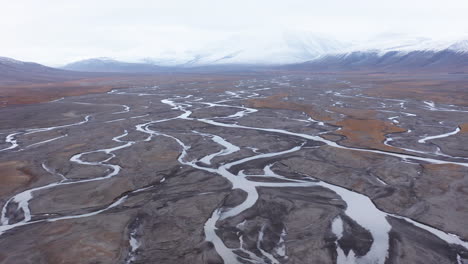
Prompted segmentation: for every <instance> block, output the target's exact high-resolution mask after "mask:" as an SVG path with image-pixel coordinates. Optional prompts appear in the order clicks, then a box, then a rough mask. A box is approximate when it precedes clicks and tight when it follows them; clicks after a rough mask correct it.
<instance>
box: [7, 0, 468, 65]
mask: <svg viewBox="0 0 468 264" xmlns="http://www.w3.org/2000/svg"><path fill="white" fill-rule="evenodd" d="M467 14H468V0H424V1H423V0H385V1H383V0H381V1H379V0H284V1H275V0H257V1H256V0H232V1H231V0H229V1H228V0H170V1H167V0H166V1H159V0H131V1H120V0H99V1H98V0H79V1H67V0H47V1H44V0H15V1H12V0H0V56H6V57H12V58H16V59H20V60H28V61H36V62H39V63H44V64H47V65H54V66H57V65H61V64H64V63H67V62H71V61H74V60H79V59H85V58H90V57H116V58H123V59H126V58H127V59H129V58H135V57H145V56H147V57H154V56H158V54H161V53H164V52H169V51H172V52H181V51H184V50H187V49H196V48H199V47H202V46H203V45H205V44H206V43H209V42H212V41H214V40H218V39H223V38H225V37H227V35H229V34H231V33H236V32H242V31H245V30H249V31H259V32H261V31H264V30H269V31H272V30H305V31H311V32H317V33H326V34H328V35H331V36H334V37H337V38H339V39H343V40H348V39H356V38H365V37H368V36H370V35H373V34H378V33H387V32H392V33H405V34H411V35H422V36H427V37H433V38H442V37H454V36H467V35H468V15H467Z"/></svg>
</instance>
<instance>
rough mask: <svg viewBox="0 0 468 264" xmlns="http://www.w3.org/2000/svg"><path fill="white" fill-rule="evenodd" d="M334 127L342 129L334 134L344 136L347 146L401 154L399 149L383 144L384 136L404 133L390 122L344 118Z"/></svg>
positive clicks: (403, 130) (402, 129)
mask: <svg viewBox="0 0 468 264" xmlns="http://www.w3.org/2000/svg"><path fill="white" fill-rule="evenodd" d="M335 125H338V126H340V127H342V129H341V130H339V131H337V132H335V133H337V134H340V135H344V136H346V140H344V142H346V143H348V144H349V145H352V146H354V147H361V148H373V149H380V150H387V151H393V152H401V150H400V149H399V148H395V147H390V146H387V145H385V144H383V141H384V140H385V135H386V134H389V133H397V132H405V131H406V129H404V128H401V127H397V126H395V125H394V124H392V123H390V122H384V121H381V120H378V119H354V118H346V119H343V120H341V121H338V122H335Z"/></svg>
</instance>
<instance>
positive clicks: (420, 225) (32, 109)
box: [0, 72, 468, 264]
mask: <svg viewBox="0 0 468 264" xmlns="http://www.w3.org/2000/svg"><path fill="white" fill-rule="evenodd" d="M101 82H103V84H100V85H101V86H91V85H90V86H89V87H99V89H98V88H93V90H92V92H93V93H92V94H89V93H88V92H81V93H66V94H64V95H63V96H65V97H64V98H61V97H60V98H58V99H57V98H54V97H53V96H51V97H50V99H54V100H52V101H49V102H42V103H31V104H27V105H15V104H14V103H11V102H16V101H15V100H17V99H15V98H16V97H13V95H12V97H9V98H10V103H8V104H5V105H7V106H8V107H4V108H0V117H1V120H2V122H0V136H1V137H2V138H3V140H2V141H1V143H0V181H1V182H2V184H1V185H0V208H1V218H0V263H15V264H22V263H35V264H36V263H210V264H215V263H229V264H230V263H269V264H273V263H294V264H295V263H366V264H367V263H381V264H384V263H386V264H392V263H437V264H442V263H458V264H460V263H468V229H467V228H466V226H467V225H466V219H467V218H468V205H467V203H466V202H467V201H468V177H467V175H468V145H467V144H466V142H468V125H467V124H468V114H467V113H468V93H467V91H468V89H467V86H466V84H467V83H468V80H467V77H466V76H465V75H463V74H458V75H440V76H439V75H431V76H428V75H421V76H406V75H393V76H388V75H384V74H361V75H359V74H349V75H346V74H328V75H327V74H306V73H299V72H296V73H291V72H274V73H267V72H265V73H262V74H252V73H249V74H244V75H241V74H237V75H229V76H228V75H225V76H216V77H215V76H209V75H199V76H188V75H182V76H160V77H154V78H149V77H148V78H145V79H143V78H140V79H137V78H132V79H125V81H122V79H119V83H118V84H117V85H116V83H115V79H114V80H113V82H112V83H110V81H109V80H108V79H106V80H101ZM129 83H132V84H131V85H130V84H129ZM72 88H74V87H70V89H72ZM114 88H118V89H114ZM72 90H73V91H74V90H76V89H72ZM51 94H53V93H51ZM44 98H49V97H43V98H42V99H41V100H38V101H43V99H44ZM18 100H19V99H18Z"/></svg>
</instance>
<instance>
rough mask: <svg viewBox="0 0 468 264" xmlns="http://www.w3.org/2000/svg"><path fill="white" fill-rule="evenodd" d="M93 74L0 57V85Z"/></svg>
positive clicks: (65, 78)
mask: <svg viewBox="0 0 468 264" xmlns="http://www.w3.org/2000/svg"><path fill="white" fill-rule="evenodd" d="M95 76H97V74H95V73H78V72H72V71H66V70H62V69H56V68H51V67H47V66H44V65H41V64H38V63H34V62H24V61H18V60H14V59H11V58H6V57H0V85H16V84H28V83H46V82H58V81H68V80H74V79H79V78H86V77H95Z"/></svg>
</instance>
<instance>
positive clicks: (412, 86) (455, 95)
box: [365, 79, 468, 106]
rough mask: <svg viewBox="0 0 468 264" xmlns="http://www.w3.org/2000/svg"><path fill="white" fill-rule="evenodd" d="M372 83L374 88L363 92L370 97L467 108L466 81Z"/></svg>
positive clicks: (411, 80) (389, 81)
mask: <svg viewBox="0 0 468 264" xmlns="http://www.w3.org/2000/svg"><path fill="white" fill-rule="evenodd" d="M372 81H373V83H374V88H373V89H368V90H366V92H365V93H366V94H367V95H370V96H376V97H387V98H398V99H405V98H412V99H416V100H426V101H427V100H429V101H434V102H436V103H444V104H455V105H464V106H468V84H467V82H466V81H462V80H444V79H442V80H418V79H404V80H398V79H392V80H385V79H384V80H379V79H377V80H372Z"/></svg>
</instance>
